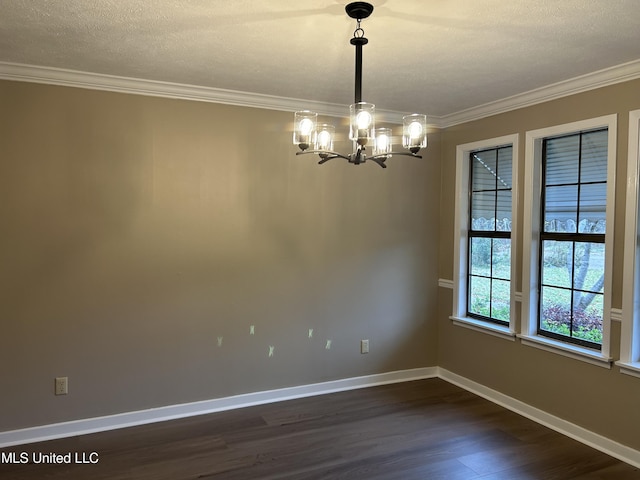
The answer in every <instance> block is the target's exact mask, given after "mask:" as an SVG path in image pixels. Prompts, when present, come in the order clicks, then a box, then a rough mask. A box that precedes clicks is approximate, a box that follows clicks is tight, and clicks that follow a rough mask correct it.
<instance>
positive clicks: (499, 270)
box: [492, 238, 511, 280]
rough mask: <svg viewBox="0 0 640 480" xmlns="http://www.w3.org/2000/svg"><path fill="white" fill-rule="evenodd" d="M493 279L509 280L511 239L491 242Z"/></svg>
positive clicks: (497, 239)
mask: <svg viewBox="0 0 640 480" xmlns="http://www.w3.org/2000/svg"><path fill="white" fill-rule="evenodd" d="M492 260H493V272H492V273H493V278H501V279H503V280H509V279H510V278H511V239H509V238H496V239H494V240H493V259H492Z"/></svg>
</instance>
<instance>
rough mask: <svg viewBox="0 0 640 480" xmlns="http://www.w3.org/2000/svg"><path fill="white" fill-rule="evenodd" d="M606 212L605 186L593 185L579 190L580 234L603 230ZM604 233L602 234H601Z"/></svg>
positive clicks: (600, 184) (583, 186)
mask: <svg viewBox="0 0 640 480" xmlns="http://www.w3.org/2000/svg"><path fill="white" fill-rule="evenodd" d="M606 210H607V184H606V183H593V184H588V185H582V186H581V188H580V223H579V226H580V232H581V233H595V232H596V230H599V229H604V226H605V223H604V222H605V216H606V215H605V214H606ZM602 233H604V232H602Z"/></svg>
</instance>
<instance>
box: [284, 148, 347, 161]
mask: <svg viewBox="0 0 640 480" xmlns="http://www.w3.org/2000/svg"><path fill="white" fill-rule="evenodd" d="M307 153H317V154H321V153H324V154H326V155H329V156H331V158H329V160H331V159H332V158H344V159H345V160H349V157H346V156H344V155H342V154H341V153H338V152H330V151H328V150H305V151H304V152H296V155H305V154H307Z"/></svg>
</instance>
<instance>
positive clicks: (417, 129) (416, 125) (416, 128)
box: [409, 122, 422, 138]
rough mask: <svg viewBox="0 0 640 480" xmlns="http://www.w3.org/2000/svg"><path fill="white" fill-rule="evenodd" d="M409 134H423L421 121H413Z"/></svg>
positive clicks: (418, 135)
mask: <svg viewBox="0 0 640 480" xmlns="http://www.w3.org/2000/svg"><path fill="white" fill-rule="evenodd" d="M409 136H411V138H419V137H421V136H422V125H421V124H420V122H411V125H409Z"/></svg>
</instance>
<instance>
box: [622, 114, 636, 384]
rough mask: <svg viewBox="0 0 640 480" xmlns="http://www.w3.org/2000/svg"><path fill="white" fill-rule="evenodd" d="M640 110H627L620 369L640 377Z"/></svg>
mask: <svg viewBox="0 0 640 480" xmlns="http://www.w3.org/2000/svg"><path fill="white" fill-rule="evenodd" d="M639 169H640V110H634V111H632V112H630V113H629V158H628V161H627V203H626V206H627V209H626V215H625V231H624V235H625V237H624V272H623V289H622V332H621V345H620V361H619V362H617V364H618V365H619V366H620V371H621V372H622V373H627V374H629V375H635V376H638V377H640V250H639V249H640V242H639V241H638V236H639V235H640V230H639V229H640V218H639V215H640V210H639V209H638V204H639V200H640V198H639V192H638V190H639V185H638V182H640V170H639Z"/></svg>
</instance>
